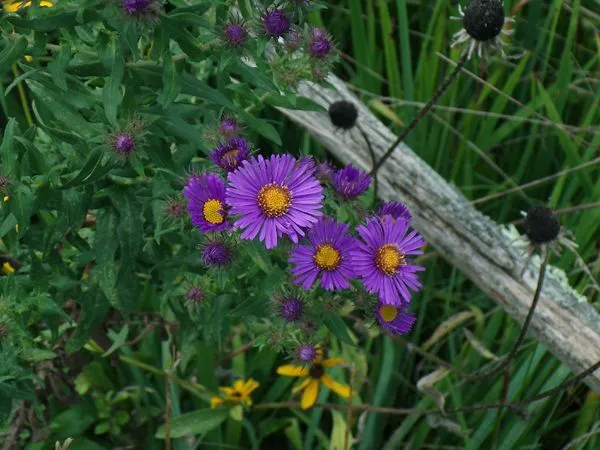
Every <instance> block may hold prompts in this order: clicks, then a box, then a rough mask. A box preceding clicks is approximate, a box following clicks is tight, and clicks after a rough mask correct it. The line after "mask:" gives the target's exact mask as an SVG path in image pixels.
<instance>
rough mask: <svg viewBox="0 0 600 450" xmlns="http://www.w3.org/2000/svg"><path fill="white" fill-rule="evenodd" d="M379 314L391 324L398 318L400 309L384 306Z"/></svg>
mask: <svg viewBox="0 0 600 450" xmlns="http://www.w3.org/2000/svg"><path fill="white" fill-rule="evenodd" d="M379 314H380V315H381V318H382V319H383V320H385V321H386V322H387V323H390V322H392V321H393V320H394V319H395V318H396V317H397V316H398V308H396V307H395V306H392V305H384V306H382V307H381V308H379Z"/></svg>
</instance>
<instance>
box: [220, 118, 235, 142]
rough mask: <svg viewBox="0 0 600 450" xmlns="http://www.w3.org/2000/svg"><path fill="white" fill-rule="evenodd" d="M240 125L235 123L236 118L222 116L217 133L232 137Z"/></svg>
mask: <svg viewBox="0 0 600 450" xmlns="http://www.w3.org/2000/svg"><path fill="white" fill-rule="evenodd" d="M239 129H240V127H239V125H238V123H237V120H235V119H231V118H229V117H224V118H222V119H221V122H220V123H219V133H221V135H222V136H224V137H226V138H230V137H233V136H234V135H235V134H236V133H237V132H238V131H239Z"/></svg>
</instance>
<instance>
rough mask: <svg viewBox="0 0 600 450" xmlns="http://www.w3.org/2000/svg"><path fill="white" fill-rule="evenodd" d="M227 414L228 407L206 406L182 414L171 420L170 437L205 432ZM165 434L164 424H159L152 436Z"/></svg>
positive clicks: (162, 436)
mask: <svg viewBox="0 0 600 450" xmlns="http://www.w3.org/2000/svg"><path fill="white" fill-rule="evenodd" d="M228 416H229V409H228V408H206V409H199V410H197V411H193V412H190V413H186V414H182V415H181V416H177V417H174V418H173V420H171V437H172V438H180V437H183V436H187V435H189V434H200V435H203V434H206V433H208V432H209V431H211V430H214V429H215V428H217V427H218V426H219V425H221V424H222V423H223V422H224V421H225V419H227V417H228ZM165 434H166V433H165V426H164V425H161V426H160V427H159V428H158V430H157V431H156V434H155V435H154V437H156V438H157V439H164V438H165Z"/></svg>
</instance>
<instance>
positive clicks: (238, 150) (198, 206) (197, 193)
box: [183, 123, 425, 334]
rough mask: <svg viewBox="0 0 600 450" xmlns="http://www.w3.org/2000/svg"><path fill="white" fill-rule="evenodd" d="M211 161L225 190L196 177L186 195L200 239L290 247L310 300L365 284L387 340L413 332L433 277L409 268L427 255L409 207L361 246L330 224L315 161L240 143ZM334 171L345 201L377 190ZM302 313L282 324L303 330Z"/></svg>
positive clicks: (397, 209) (355, 174)
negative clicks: (213, 235) (417, 306)
mask: <svg viewBox="0 0 600 450" xmlns="http://www.w3.org/2000/svg"><path fill="white" fill-rule="evenodd" d="M221 128H226V129H227V130H228V131H227V133H228V134H229V135H230V136H231V134H233V133H234V132H236V131H237V130H236V129H235V127H234V126H232V124H231V123H228V124H223V123H222V124H221ZM223 134H225V133H223ZM211 160H212V161H213V162H214V163H215V165H216V166H218V167H220V168H221V169H222V171H223V173H224V174H225V176H226V178H227V179H226V181H225V180H224V179H223V178H222V177H221V175H219V174H218V173H216V172H211V173H205V174H199V175H194V176H191V177H189V179H188V182H187V185H186V186H185V188H184V191H183V194H184V196H185V197H186V198H187V200H188V206H187V207H188V212H189V213H190V216H191V221H192V224H193V225H195V226H196V227H197V228H198V229H199V230H200V231H202V232H205V233H207V232H221V231H231V230H233V229H235V230H239V231H240V233H241V234H240V237H241V238H242V239H255V238H258V239H259V241H261V242H264V244H265V246H266V248H267V249H272V248H275V247H276V246H277V245H278V244H279V243H280V241H281V240H282V238H284V237H285V238H289V240H290V241H291V242H293V243H294V244H295V245H294V248H293V250H292V251H291V255H290V257H289V262H290V264H291V273H292V275H293V276H294V283H295V284H297V285H300V286H301V287H302V288H303V289H305V290H309V289H311V288H312V287H313V286H314V285H315V284H319V285H320V286H321V287H322V288H323V289H325V290H327V291H340V290H343V289H347V288H350V281H351V280H354V279H360V280H361V281H362V285H363V287H364V289H365V290H366V291H367V292H369V293H371V294H374V295H377V297H378V301H377V304H376V306H375V311H374V316H375V317H376V318H377V320H378V321H379V323H380V324H381V326H382V327H383V328H384V329H385V330H386V331H388V332H389V333H392V334H398V333H400V334H403V333H406V332H408V331H409V330H410V329H411V327H412V325H413V324H414V322H415V316H414V314H412V313H411V312H409V311H407V307H408V306H409V305H410V302H411V296H412V292H416V291H418V290H419V289H420V288H421V283H420V282H419V277H418V272H419V271H421V270H424V269H423V267H420V266H417V265H414V264H411V261H410V259H409V258H410V257H411V255H417V254H421V253H422V250H421V248H422V247H423V246H424V245H425V241H424V240H423V239H422V238H421V236H420V235H419V234H418V233H417V232H416V231H414V230H411V229H410V220H411V215H410V212H409V211H408V209H407V208H406V207H405V206H404V205H403V204H401V203H398V202H387V203H384V204H383V205H382V206H381V207H380V208H379V210H378V211H377V212H376V213H375V214H374V215H372V216H370V217H367V218H366V220H365V221H364V223H363V224H361V225H360V226H358V227H357V228H356V232H357V236H354V235H353V234H352V233H351V231H350V229H349V226H348V225H347V224H343V223H340V222H338V221H336V220H335V219H333V218H330V217H326V216H325V215H324V214H323V211H322V209H323V200H324V195H323V186H322V184H321V183H320V182H319V178H318V175H319V173H320V172H323V171H324V167H325V166H323V165H321V166H317V165H316V164H315V163H314V161H313V160H312V159H310V158H301V159H299V160H298V159H296V158H294V157H293V156H292V155H289V154H284V155H272V156H270V157H268V158H265V157H263V156H262V155H257V156H251V155H250V145H249V144H248V142H247V141H246V140H245V139H244V138H242V137H240V136H233V137H230V138H229V139H228V140H226V141H225V142H224V143H223V144H221V145H219V146H218V147H217V148H215V149H214V150H213V153H212V154H211ZM327 168H328V172H329V175H328V176H327V177H323V176H321V177H320V178H321V179H327V180H328V181H329V182H330V183H331V185H332V187H333V189H334V191H335V192H336V193H337V194H338V196H339V197H340V198H341V199H343V200H344V201H348V200H353V199H356V198H357V197H358V196H360V195H361V194H362V193H364V192H365V191H366V190H367V189H368V187H369V185H370V182H371V178H370V177H369V176H368V175H367V174H366V173H365V172H363V171H361V170H359V169H357V168H355V167H353V166H352V165H349V166H347V167H345V168H343V169H340V170H337V171H336V170H333V169H332V168H331V167H330V166H327ZM203 258H204V261H205V262H207V263H208V264H211V265H223V264H224V263H226V262H228V261H230V260H231V251H230V249H229V248H228V247H224V246H223V245H221V243H219V242H218V241H216V242H211V243H210V244H208V245H207V246H206V248H205V250H204V252H203ZM302 305H303V303H302V300H301V299H300V298H296V297H290V298H286V299H284V300H283V301H282V302H281V305H280V311H279V315H280V316H281V317H282V318H283V319H284V320H286V321H288V322H294V321H297V320H299V318H300V316H301V315H302V308H303V306H302Z"/></svg>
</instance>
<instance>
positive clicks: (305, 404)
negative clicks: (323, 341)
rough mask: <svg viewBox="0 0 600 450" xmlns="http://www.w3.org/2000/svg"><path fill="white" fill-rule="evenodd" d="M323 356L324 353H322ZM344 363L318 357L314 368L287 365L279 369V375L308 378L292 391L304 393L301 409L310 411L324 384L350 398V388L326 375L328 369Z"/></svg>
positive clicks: (314, 360)
mask: <svg viewBox="0 0 600 450" xmlns="http://www.w3.org/2000/svg"><path fill="white" fill-rule="evenodd" d="M321 355H322V353H321ZM343 362H344V359H343V358H329V359H323V357H322V356H319V354H317V356H316V357H315V359H313V363H312V366H310V367H301V366H294V365H292V364H286V365H283V366H280V367H278V368H277V373H278V374H279V375H283V376H286V377H306V378H305V379H304V380H302V382H301V383H300V384H299V385H298V386H296V387H295V388H294V389H292V393H294V394H295V393H296V392H300V391H304V392H303V393H302V399H301V400H300V407H301V408H302V409H308V408H310V407H312V406H313V405H314V404H315V402H316V401H317V396H318V395H319V383H323V384H324V385H325V386H327V387H328V388H329V389H331V390H332V391H333V392H335V393H336V394H337V395H339V396H340V397H344V398H349V397H350V395H351V393H352V391H351V389H350V386H347V385H345V384H340V383H338V382H337V381H335V380H334V379H333V378H331V377H330V376H329V375H327V374H326V373H325V369H326V368H328V367H334V366H337V365H340V364H342V363H343Z"/></svg>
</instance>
